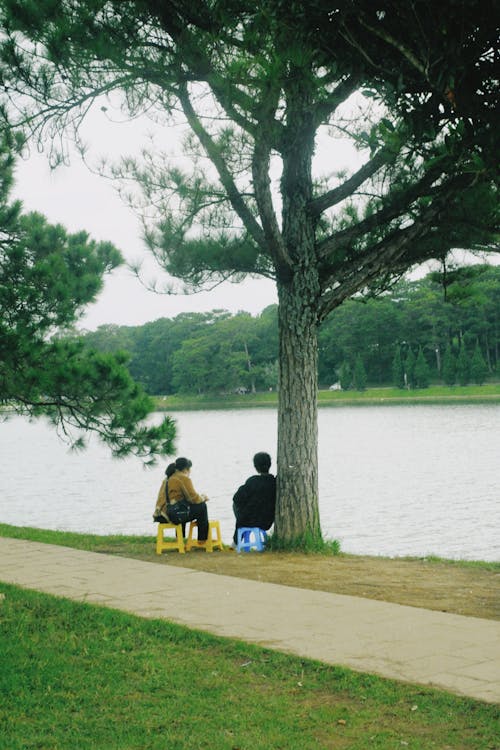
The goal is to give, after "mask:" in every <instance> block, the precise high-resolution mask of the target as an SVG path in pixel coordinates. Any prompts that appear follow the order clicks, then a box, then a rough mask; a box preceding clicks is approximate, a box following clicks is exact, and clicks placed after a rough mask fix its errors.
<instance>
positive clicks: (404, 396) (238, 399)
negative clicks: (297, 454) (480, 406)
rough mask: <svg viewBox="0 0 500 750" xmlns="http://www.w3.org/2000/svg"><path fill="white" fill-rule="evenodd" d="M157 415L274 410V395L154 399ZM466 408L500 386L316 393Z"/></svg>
mask: <svg viewBox="0 0 500 750" xmlns="http://www.w3.org/2000/svg"><path fill="white" fill-rule="evenodd" d="M155 401H156V406H157V409H158V410H160V411H176V410H183V411H184V410H186V411H187V410H191V409H192V410H195V409H243V408H255V407H276V406H277V403H278V394H277V393H276V392H275V391H272V392H267V393H247V394H244V395H239V394H224V395H215V394H210V395H202V396H177V395H176V396H157V397H155ZM447 403H451V404H464V403H465V404H466V403H500V383H489V384H487V385H481V386H479V385H467V386H454V387H449V386H444V385H434V386H430V387H429V388H424V389H422V390H414V391H406V390H401V389H399V388H367V389H366V391H361V392H360V391H328V390H325V391H324V390H320V391H319V392H318V404H319V406H348V405H380V404H447Z"/></svg>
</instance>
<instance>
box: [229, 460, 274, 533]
mask: <svg viewBox="0 0 500 750" xmlns="http://www.w3.org/2000/svg"><path fill="white" fill-rule="evenodd" d="M253 465H254V466H255V470H256V471H257V472H258V474H255V475H253V476H251V477H249V478H248V479H247V481H246V482H245V484H242V485H241V487H239V488H238V489H237V491H236V493H235V495H234V497H233V511H234V515H235V516H236V528H235V530H234V536H233V541H234V544H236V543H237V540H238V529H239V528H241V527H242V526H252V527H253V526H256V527H258V528H260V529H265V530H267V529H270V528H271V526H272V525H273V523H274V510H275V506H276V478H275V477H274V475H273V474H270V473H269V469H270V468H271V456H270V455H269V453H256V454H255V456H254V457H253Z"/></svg>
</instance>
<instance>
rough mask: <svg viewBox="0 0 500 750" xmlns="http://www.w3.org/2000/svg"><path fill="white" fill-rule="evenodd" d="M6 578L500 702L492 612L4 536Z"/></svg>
mask: <svg viewBox="0 0 500 750" xmlns="http://www.w3.org/2000/svg"><path fill="white" fill-rule="evenodd" d="M167 554H176V553H174V552H171V553H167ZM191 554H206V553H202V552H196V553H191ZM214 554H220V553H214ZM167 576H168V582H167ZM0 580H1V581H4V582H7V583H13V584H16V585H18V586H23V587H25V588H31V589H37V590H38V591H45V592H47V593H49V594H56V595H58V596H64V597H68V598H69V599H76V600H77V601H85V602H92V603H93V604H101V605H104V606H106V607H113V608H115V609H121V610H125V611H126V612H131V613H133V614H136V615H139V616H141V617H161V618H165V619H168V620H171V621H173V622H177V623H180V624H182V625H187V626H188V627H195V628H198V629H200V630H206V631H208V632H210V633H215V634H217V635H221V636H228V637H232V638H238V639H240V640H244V641H249V642H252V643H256V644H259V645H262V646H266V647H268V648H273V649H276V650H278V651H284V652H289V653H294V654H298V655H299V656H303V657H308V658H312V659H318V660H320V661H322V662H325V663H328V664H337V665H343V666H346V667H350V668H352V669H355V670H358V671H361V672H371V673H376V674H379V675H382V676H384V677H389V678H392V679H397V680H403V681H407V682H412V683H420V684H424V685H432V686H435V687H439V688H442V689H444V690H448V691H450V692H453V693H458V694H461V695H467V696H470V697H473V698H478V699H480V700H484V701H488V702H499V703H500V622H495V621H492V620H483V619H480V618H476V617H462V616H461V615H453V614H444V613H442V612H433V611H430V610H426V609H419V608H417V607H406V606H402V605H399V604H388V603H385V602H380V601H373V600H370V599H362V598H358V597H354V596H344V595H340V594H329V593H327V592H323V591H309V590H305V589H298V588H293V587H291V586H281V585H278V584H275V583H262V582H259V581H249V580H244V579H241V578H232V577H229V576H220V575H214V574H213V573H203V572H199V571H195V570H190V569H189V568H180V567H177V566H172V567H169V566H165V565H156V564H155V563H149V562H142V561H140V560H132V559H128V558H122V557H113V556H111V555H103V554H98V553H95V552H82V551H80V550H75V549H70V548H68V547H58V546H55V545H50V544H41V543H37V542H25V541H22V540H18V539H5V538H0ZM180 601H182V608H179V602H180Z"/></svg>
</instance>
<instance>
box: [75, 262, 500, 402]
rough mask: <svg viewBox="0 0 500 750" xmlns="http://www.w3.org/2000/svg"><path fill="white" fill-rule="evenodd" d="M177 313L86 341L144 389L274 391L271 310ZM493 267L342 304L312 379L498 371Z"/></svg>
mask: <svg viewBox="0 0 500 750" xmlns="http://www.w3.org/2000/svg"><path fill="white" fill-rule="evenodd" d="M277 310H278V309H277V306H276V305H271V306H269V307H267V308H266V309H265V310H264V311H263V312H262V313H261V314H260V315H258V316H256V317H253V316H252V315H250V314H249V313H245V312H240V313H238V314H236V315H232V314H231V313H229V312H227V311H224V310H214V311H212V312H210V313H182V314H180V315H177V316H176V317H175V318H172V319H170V318H161V319H159V320H156V321H154V322H151V323H146V324H145V325H141V326H133V327H130V326H117V325H103V326H100V327H99V328H98V329H97V331H95V332H89V333H86V334H85V335H84V341H85V342H86V344H88V345H89V346H91V347H93V348H95V349H98V350H101V351H105V352H110V353H116V352H118V351H127V352H128V353H129V363H128V367H129V370H130V373H131V375H132V377H133V378H134V379H135V380H136V381H138V382H139V383H141V384H142V385H143V386H144V388H145V390H146V391H147V392H148V393H150V394H155V395H160V394H161V395H168V394H174V393H179V394H181V393H185V394H195V393H197V394H203V393H229V392H234V391H236V390H239V389H244V390H246V391H248V392H255V391H262V390H269V389H270V388H272V389H273V390H274V389H276V388H277V385H278V365H277V357H278V312H277ZM499 344H500V268H497V267H492V266H485V265H475V266H469V267H467V268H465V269H461V270H456V271H454V270H451V271H450V270H448V271H445V272H442V273H432V274H429V275H428V276H426V277H425V278H424V279H422V280H419V281H400V282H399V283H398V284H397V285H395V286H394V287H393V288H392V290H391V291H390V292H388V293H386V294H384V295H382V296H380V297H376V298H370V299H353V300H350V301H348V302H346V303H345V304H344V305H342V306H341V307H339V308H337V309H336V310H334V312H333V313H332V314H331V315H330V316H329V317H328V318H327V319H326V320H325V322H324V323H323V325H322V327H321V329H320V334H319V369H318V372H319V384H320V386H330V385H331V384H333V383H336V382H338V383H339V384H340V386H341V387H342V388H343V389H349V388H354V389H358V390H363V389H364V388H365V387H366V386H367V385H391V384H392V385H396V386H398V387H401V388H405V387H408V388H425V387H426V386H427V385H429V383H430V382H442V383H446V384H448V385H453V384H457V385H466V384H467V383H479V384H481V383H483V382H484V381H485V380H486V379H488V378H491V377H495V376H496V374H497V372H498V359H499Z"/></svg>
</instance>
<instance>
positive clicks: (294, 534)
mask: <svg viewBox="0 0 500 750" xmlns="http://www.w3.org/2000/svg"><path fill="white" fill-rule="evenodd" d="M278 295H279V308H278V310H279V313H278V316H279V317H278V320H279V400H278V460H277V465H278V475H277V492H278V502H277V508H276V523H275V528H276V535H277V537H278V538H279V539H282V540H284V541H286V542H293V541H306V542H307V541H308V540H310V541H314V540H320V539H321V527H320V520H319V506H318V428H317V357H318V343H317V326H318V323H317V319H316V315H315V311H314V307H313V308H311V306H309V305H308V304H306V303H305V300H306V299H307V297H308V290H307V279H305V278H304V275H301V274H297V275H296V276H295V278H294V281H293V283H292V284H289V285H285V284H280V283H278Z"/></svg>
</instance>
